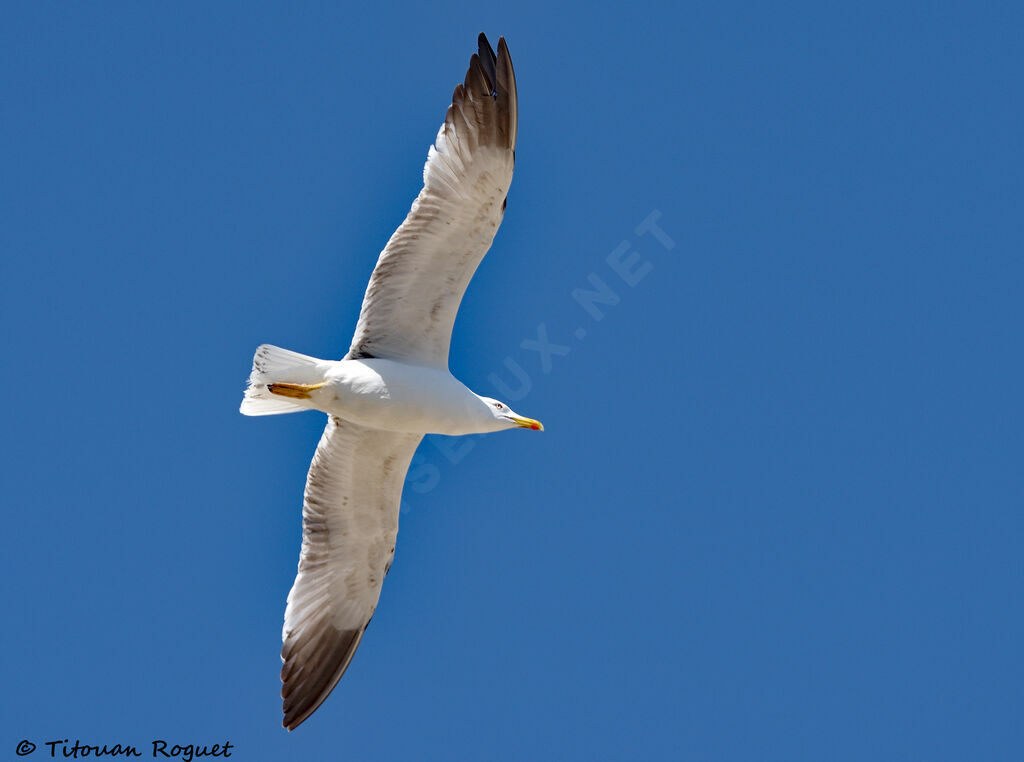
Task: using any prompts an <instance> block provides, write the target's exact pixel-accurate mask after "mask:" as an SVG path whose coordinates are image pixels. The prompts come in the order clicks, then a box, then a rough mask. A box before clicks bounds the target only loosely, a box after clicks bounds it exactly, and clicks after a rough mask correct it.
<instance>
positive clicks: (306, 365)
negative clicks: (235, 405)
mask: <svg viewBox="0 0 1024 762" xmlns="http://www.w3.org/2000/svg"><path fill="white" fill-rule="evenodd" d="M321 362H322V361H321V360H318V359H317V358H315V357H310V356H309V355H303V354H299V353H298V352H292V351H291V350H289V349H282V348H281V347H275V346H273V345H272V344H263V345H261V346H260V347H259V348H257V350H256V354H255V355H254V356H253V358H252V373H250V374H249V387H248V388H247V389H246V390H245V397H244V398H243V399H242V406H241V407H240V408H239V412H240V413H242V415H280V414H282V413H298V412H301V411H303V410H309V407H308V406H306V405H304V404H302V403H301V402H299V400H297V399H290V398H288V397H282V396H280V395H277V394H272V393H271V392H270V391H269V390H268V389H267V386H268V385H270V384H274V383H289V384H311V383H314V382H317V381H320V380H322V379H323V375H322V371H320V369H319V368H318V367H317V366H318V365H319V364H320V363H321Z"/></svg>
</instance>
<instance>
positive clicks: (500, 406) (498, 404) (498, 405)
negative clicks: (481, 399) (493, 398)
mask: <svg viewBox="0 0 1024 762" xmlns="http://www.w3.org/2000/svg"><path fill="white" fill-rule="evenodd" d="M494 406H495V407H496V408H498V410H501V409H502V408H503V407H505V406H504V405H502V404H501V403H500V402H495V403H494Z"/></svg>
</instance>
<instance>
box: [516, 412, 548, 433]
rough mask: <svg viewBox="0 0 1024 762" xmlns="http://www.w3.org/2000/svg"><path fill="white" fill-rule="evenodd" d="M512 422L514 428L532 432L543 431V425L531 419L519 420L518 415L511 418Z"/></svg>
mask: <svg viewBox="0 0 1024 762" xmlns="http://www.w3.org/2000/svg"><path fill="white" fill-rule="evenodd" d="M512 420H513V421H514V422H515V424H516V426H518V427H519V428H521V429H533V430H534V431H544V424H543V423H541V422H540V421H535V420H533V419H532V418H520V417H519V416H518V415H514V416H512Z"/></svg>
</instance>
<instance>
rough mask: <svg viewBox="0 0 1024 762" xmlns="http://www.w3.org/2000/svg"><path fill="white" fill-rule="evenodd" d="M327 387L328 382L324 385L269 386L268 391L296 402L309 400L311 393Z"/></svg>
mask: <svg viewBox="0 0 1024 762" xmlns="http://www.w3.org/2000/svg"><path fill="white" fill-rule="evenodd" d="M326 385H327V384H326V382H325V383H322V384H267V391H268V392H270V393H271V394H278V395H280V396H282V397H291V398H292V399H295V400H308V399H309V395H310V393H311V392H315V391H316V390H317V389H319V388H320V387H321V386H326Z"/></svg>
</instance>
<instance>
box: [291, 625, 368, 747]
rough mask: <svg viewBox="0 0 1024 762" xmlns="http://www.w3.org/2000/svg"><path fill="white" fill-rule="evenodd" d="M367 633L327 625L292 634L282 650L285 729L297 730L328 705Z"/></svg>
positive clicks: (362, 630) (360, 630)
mask: <svg viewBox="0 0 1024 762" xmlns="http://www.w3.org/2000/svg"><path fill="white" fill-rule="evenodd" d="M365 630H366V627H363V628H361V629H358V630H338V629H337V628H335V627H332V626H331V625H329V624H324V625H322V626H320V627H315V628H313V629H312V630H310V631H308V634H307V635H300V636H297V637H294V638H293V637H291V635H290V634H289V637H288V639H287V640H285V643H284V645H283V646H282V647H281V659H282V660H283V661H284V664H283V665H282V667H281V683H282V685H281V698H282V699H283V702H282V709H283V711H284V719H282V720H281V725H282V727H285V728H287V729H288V730H289V731H291V730H295V728H297V727H298V726H299V725H301V724H302V723H303V722H305V721H306V719H308V718H309V716H310V715H311V714H313V712H315V711H316V710H317V708H318V707H319V706H320V705H321V704H322V703H324V700H325V699H326V698H327V697H328V696H329V695H330V693H331V691H333V690H334V686H336V685H337V684H338V681H339V680H341V676H342V675H343V674H345V670H346V669H348V665H349V663H350V662H351V661H352V657H353V656H354V655H355V652H356V648H358V647H359V641H360V640H362V637H363V632H364V631H365Z"/></svg>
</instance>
